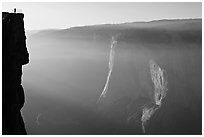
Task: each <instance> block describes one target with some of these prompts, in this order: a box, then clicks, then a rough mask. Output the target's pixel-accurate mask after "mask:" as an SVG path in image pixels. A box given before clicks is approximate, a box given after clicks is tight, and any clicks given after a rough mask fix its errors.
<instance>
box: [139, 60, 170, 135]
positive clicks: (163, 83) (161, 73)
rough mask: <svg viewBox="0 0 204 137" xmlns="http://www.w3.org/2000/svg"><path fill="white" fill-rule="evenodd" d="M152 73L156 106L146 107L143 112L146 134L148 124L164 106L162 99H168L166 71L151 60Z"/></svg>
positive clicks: (143, 126) (143, 125)
mask: <svg viewBox="0 0 204 137" xmlns="http://www.w3.org/2000/svg"><path fill="white" fill-rule="evenodd" d="M149 63H150V72H151V78H152V82H153V83H154V104H153V105H152V106H147V105H145V106H144V108H143V111H142V119H141V121H142V129H143V132H144V133H145V125H146V122H147V121H148V120H149V119H150V118H151V117H152V115H153V114H154V113H155V112H156V110H157V109H159V108H160V107H161V105H162V99H163V98H165V97H166V91H167V90H168V89H167V78H166V75H165V70H162V69H161V68H160V67H159V66H158V65H157V64H156V63H155V62H154V61H152V60H150V62H149Z"/></svg>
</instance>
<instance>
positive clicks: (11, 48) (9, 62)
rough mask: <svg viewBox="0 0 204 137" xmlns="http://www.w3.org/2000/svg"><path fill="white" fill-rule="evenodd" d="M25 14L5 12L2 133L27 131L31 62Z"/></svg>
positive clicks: (3, 17)
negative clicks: (25, 68)
mask: <svg viewBox="0 0 204 137" xmlns="http://www.w3.org/2000/svg"><path fill="white" fill-rule="evenodd" d="M23 18H24V15H23V14H22V13H7V12H3V13H2V129H3V130H2V134H26V130H25V126H24V122H23V118H22V116H21V108H22V107H23V105H24V102H25V97H24V90H23V87H22V85H21V76H22V65H25V64H27V63H28V62H29V54H28V51H27V48H26V36H25V31H24V21H23Z"/></svg>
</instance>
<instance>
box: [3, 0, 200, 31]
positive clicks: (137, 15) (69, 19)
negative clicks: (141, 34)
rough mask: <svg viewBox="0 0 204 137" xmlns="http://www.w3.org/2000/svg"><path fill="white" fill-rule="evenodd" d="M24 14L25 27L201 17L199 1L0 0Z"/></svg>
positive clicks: (30, 28)
mask: <svg viewBox="0 0 204 137" xmlns="http://www.w3.org/2000/svg"><path fill="white" fill-rule="evenodd" d="M14 8H17V11H20V12H23V13H24V14H25V18H24V21H25V28H26V30H34V29H37V30H39V29H48V28H69V27H73V26H81V25H82V26H83V25H93V24H106V23H111V24H112V23H124V22H135V21H151V20H159V19H183V18H201V17H202V3H201V2H185V3H182V2H180V3H179V2H171V3H170V2H163V3H162V2H153V3H151V2H132V3H131V2H129V3H128V2H127V3H125V2H117V3H116V2H102V3H93V2H91V3H88V2H84V3H83V2H80V3H79V2H76V3H71V2H66V3H64V2H49V3H48V2H47V3H43V2H18V3H15V2H3V3H2V10H3V11H12V10H13V9H14Z"/></svg>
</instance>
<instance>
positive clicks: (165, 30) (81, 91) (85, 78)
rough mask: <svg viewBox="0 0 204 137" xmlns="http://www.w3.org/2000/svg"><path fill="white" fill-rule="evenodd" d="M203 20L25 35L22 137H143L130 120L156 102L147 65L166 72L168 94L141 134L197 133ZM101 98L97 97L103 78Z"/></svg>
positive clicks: (85, 28)
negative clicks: (125, 136)
mask: <svg viewBox="0 0 204 137" xmlns="http://www.w3.org/2000/svg"><path fill="white" fill-rule="evenodd" d="M201 25H202V20H201V19H195V20H173V21H168V20H167V21H155V22H150V23H149V24H148V23H127V24H118V25H99V26H85V27H75V28H70V29H59V30H42V31H38V32H35V33H31V32H29V31H27V32H26V35H27V48H28V51H29V53H30V63H29V64H28V65H26V66H24V67H23V87H24V90H25V95H26V103H25V106H24V108H23V112H22V113H23V116H24V121H25V125H26V129H27V132H28V134H144V133H143V131H142V127H141V123H140V120H139V122H137V121H136V120H134V119H133V120H130V121H128V118H129V117H130V116H131V115H133V114H135V113H138V117H139V115H140V111H141V110H140V108H141V107H142V106H144V105H145V104H147V103H151V102H152V101H153V100H154V84H153V83H152V80H151V73H150V67H149V61H150V60H154V61H155V62H156V63H157V64H158V65H159V66H160V67H161V68H162V69H164V70H165V71H166V74H167V81H168V84H167V88H168V91H167V95H166V98H164V99H163V102H162V106H161V108H159V109H158V110H157V111H156V112H155V114H154V115H153V116H152V117H151V118H150V120H149V121H148V123H147V126H146V134H201V130H202V96H201V95H202V62H201V61H202V30H201ZM116 35H117V36H118V37H117V46H116V47H115V56H114V60H113V61H114V65H113V70H112V74H111V77H110V80H109V88H108V91H107V93H106V97H105V98H102V100H101V102H100V103H98V99H99V97H100V95H101V93H102V91H103V89H104V86H105V84H106V80H107V76H108V72H109V65H108V63H109V54H110V49H111V41H112V36H116Z"/></svg>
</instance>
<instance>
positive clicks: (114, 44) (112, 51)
mask: <svg viewBox="0 0 204 137" xmlns="http://www.w3.org/2000/svg"><path fill="white" fill-rule="evenodd" d="M116 45H117V41H116V40H115V37H112V42H111V50H110V56H109V73H108V77H107V80H106V84H105V86H104V89H103V92H102V93H101V95H100V97H99V101H100V99H101V97H106V93H107V91H108V86H109V81H110V77H111V74H112V71H113V64H114V56H115V47H116Z"/></svg>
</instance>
